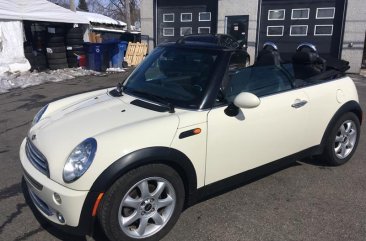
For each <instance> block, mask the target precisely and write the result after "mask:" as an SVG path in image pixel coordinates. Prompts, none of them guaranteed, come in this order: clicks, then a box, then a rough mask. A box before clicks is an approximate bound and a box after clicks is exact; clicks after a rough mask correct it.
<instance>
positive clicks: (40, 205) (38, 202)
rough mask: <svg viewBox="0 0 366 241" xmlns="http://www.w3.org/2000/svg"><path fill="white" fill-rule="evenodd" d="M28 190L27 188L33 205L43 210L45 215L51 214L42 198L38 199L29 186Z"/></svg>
mask: <svg viewBox="0 0 366 241" xmlns="http://www.w3.org/2000/svg"><path fill="white" fill-rule="evenodd" d="M28 190H29V196H30V197H31V199H32V201H33V203H34V205H36V206H37V207H38V208H39V209H41V210H42V212H44V213H45V214H46V215H47V216H52V215H53V212H52V210H51V209H50V208H49V207H48V205H47V204H46V203H45V202H44V201H43V200H42V199H40V198H39V197H38V196H37V195H36V194H35V193H34V192H33V191H32V190H31V189H30V188H28Z"/></svg>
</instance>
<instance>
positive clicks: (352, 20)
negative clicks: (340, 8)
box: [141, 0, 366, 73]
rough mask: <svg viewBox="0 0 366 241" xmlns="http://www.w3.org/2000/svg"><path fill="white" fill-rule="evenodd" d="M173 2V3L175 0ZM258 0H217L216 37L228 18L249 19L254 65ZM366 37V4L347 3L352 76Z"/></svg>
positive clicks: (346, 49) (150, 11) (150, 0)
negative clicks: (245, 16)
mask: <svg viewBox="0 0 366 241" xmlns="http://www.w3.org/2000/svg"><path fill="white" fill-rule="evenodd" d="M172 1H174V0H172ZM258 1H259V0H218V21H217V33H224V32H225V16H230V15H249V29H248V52H249V54H250V56H251V61H252V63H253V60H254V57H255V53H256V41H257V26H258V23H257V21H258V19H257V17H258V11H259V9H258ZM154 3H155V1H154V0H142V4H141V31H142V34H144V35H149V38H150V42H149V51H151V50H152V49H153V48H154V41H155V40H154V21H155V20H154V6H153V5H154ZM365 33H366V1H365V0H348V4H347V10H346V22H345V29H344V38H343V46H342V59H345V60H347V61H349V62H350V66H351V69H350V70H349V72H352V73H359V72H360V68H361V62H362V54H363V48H364V46H365Z"/></svg>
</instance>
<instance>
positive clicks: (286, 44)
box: [258, 0, 345, 60]
mask: <svg viewBox="0 0 366 241" xmlns="http://www.w3.org/2000/svg"><path fill="white" fill-rule="evenodd" d="M344 9H345V0H327V1H325V0H262V8H261V16H260V19H261V22H260V32H259V41H258V44H259V46H258V48H259V49H260V48H261V46H263V43H264V42H266V41H271V42H274V43H276V44H277V45H278V47H279V49H280V51H281V53H283V54H282V56H283V58H284V59H286V60H289V59H290V58H291V55H292V54H293V53H294V51H295V49H296V47H297V46H298V45H299V44H300V43H303V42H309V43H312V44H314V45H315V46H316V47H317V48H318V51H319V52H320V53H321V54H322V55H323V56H325V57H327V56H332V57H336V58H338V57H339V56H340V54H341V52H340V51H341V44H342V34H343V18H344V16H343V13H344Z"/></svg>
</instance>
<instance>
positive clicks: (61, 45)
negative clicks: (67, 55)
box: [46, 42, 65, 48]
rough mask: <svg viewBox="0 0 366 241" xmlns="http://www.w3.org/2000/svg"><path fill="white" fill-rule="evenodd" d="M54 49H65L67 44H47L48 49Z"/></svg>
mask: <svg viewBox="0 0 366 241" xmlns="http://www.w3.org/2000/svg"><path fill="white" fill-rule="evenodd" d="M54 47H65V43H64V42H62V43H61V42H60V43H47V47H46V48H54Z"/></svg>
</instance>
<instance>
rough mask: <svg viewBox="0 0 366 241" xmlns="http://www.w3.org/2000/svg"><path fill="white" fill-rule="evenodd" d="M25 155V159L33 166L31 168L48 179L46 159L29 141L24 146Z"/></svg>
mask: <svg viewBox="0 0 366 241" xmlns="http://www.w3.org/2000/svg"><path fill="white" fill-rule="evenodd" d="M25 153H26V154H27V157H28V159H29V161H30V162H31V163H32V164H33V166H34V167H35V168H37V169H38V170H39V171H40V172H42V173H43V174H45V175H46V176H48V177H49V170H48V162H47V159H46V158H45V157H44V156H43V155H42V153H41V152H40V151H39V150H38V149H37V148H36V147H35V146H34V145H33V143H32V142H31V141H30V140H29V139H27V143H26V145H25Z"/></svg>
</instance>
